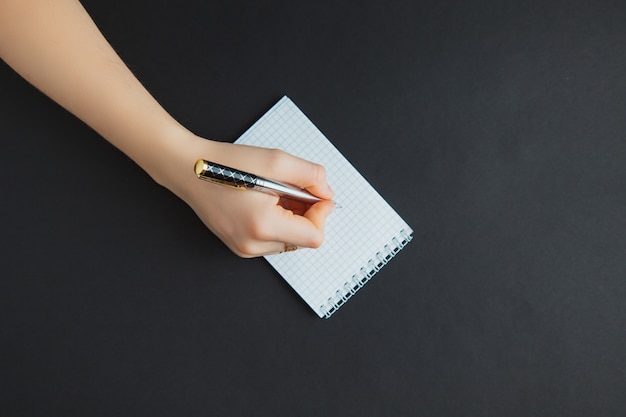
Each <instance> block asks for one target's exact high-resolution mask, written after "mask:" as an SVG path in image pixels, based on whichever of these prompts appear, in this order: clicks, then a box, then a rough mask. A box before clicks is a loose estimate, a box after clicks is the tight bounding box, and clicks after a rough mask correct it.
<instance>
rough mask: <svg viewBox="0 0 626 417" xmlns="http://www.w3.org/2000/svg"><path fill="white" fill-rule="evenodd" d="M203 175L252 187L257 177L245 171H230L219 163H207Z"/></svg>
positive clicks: (239, 185)
mask: <svg viewBox="0 0 626 417" xmlns="http://www.w3.org/2000/svg"><path fill="white" fill-rule="evenodd" d="M205 175H209V176H211V177H213V178H215V179H218V180H222V181H226V182H232V183H234V184H235V185H236V186H237V187H240V188H241V187H245V188H254V186H255V185H256V179H257V177H256V176H255V175H252V174H248V173H247V172H240V171H232V170H231V169H230V168H228V167H224V166H221V165H214V164H208V165H207V169H206V173H205Z"/></svg>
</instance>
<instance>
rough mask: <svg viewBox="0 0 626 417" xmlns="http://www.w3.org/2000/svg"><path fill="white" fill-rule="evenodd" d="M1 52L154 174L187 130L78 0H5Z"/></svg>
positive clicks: (0, 2) (0, 15) (0, 1)
mask: <svg viewBox="0 0 626 417" xmlns="http://www.w3.org/2000/svg"><path fill="white" fill-rule="evenodd" d="M0 57H1V58H2V59H4V60H5V61H6V62H7V63H8V64H9V65H10V66H12V67H13V68H14V69H15V70H16V71H17V72H18V73H20V74H21V75H22V76H23V77H24V78H25V79H26V80H28V81H29V82H30V83H32V84H33V85H34V86H36V87H37V88H38V89H40V90H41V91H43V92H44V93H45V94H46V95H48V96H49V97H51V98H52V99H53V100H54V101H56V102H57V103H59V104H60V105H62V106H63V107H65V108H66V109H67V110H69V111H70V112H71V113H73V114H75V115H76V116H77V117H79V118H80V119H81V120H83V121H84V122H85V123H87V124H88V125H89V126H91V127H92V128H93V129H94V130H96V131H97V132H98V133H100V134H101V135H102V136H103V137H104V138H106V139H107V140H108V141H110V142H111V143H112V144H113V145H115V146H116V147H118V148H119V149H121V150H122V151H123V152H124V153H126V154H127V155H128V156H130V157H131V158H132V159H133V160H135V162H137V163H138V164H139V165H140V166H142V167H143V168H144V169H146V170H147V171H148V172H149V173H151V174H154V172H155V171H156V170H157V166H158V165H159V164H160V163H161V161H160V160H161V159H162V158H163V154H164V153H166V152H164V151H165V150H166V149H167V148H168V147H171V146H172V141H174V140H177V139H182V138H184V137H185V136H186V135H187V134H188V132H187V131H186V130H185V129H184V128H183V127H182V126H180V125H179V124H178V123H177V122H176V121H175V120H174V119H173V118H172V117H171V116H170V115H169V114H167V112H166V111H165V110H163V108H162V107H161V106H160V105H159V103H157V101H156V100H155V99H154V98H153V97H152V96H151V95H150V94H149V93H148V92H147V91H146V89H145V88H144V87H143V86H142V85H141V83H140V82H139V81H138V80H137V79H136V78H135V77H134V75H133V74H132V73H131V72H130V70H129V69H128V67H127V66H126V65H125V64H124V63H123V62H122V60H121V59H120V57H119V56H118V55H117V54H116V53H115V51H114V50H113V48H112V47H111V46H110V45H109V43H108V42H107V41H106V40H105V38H104V37H103V36H102V35H101V33H100V31H99V30H98V28H97V27H96V25H95V24H94V23H93V21H92V20H91V18H90V17H89V15H88V14H87V12H86V11H85V10H84V8H83V7H82V5H81V4H80V3H79V2H78V1H77V0H0Z"/></svg>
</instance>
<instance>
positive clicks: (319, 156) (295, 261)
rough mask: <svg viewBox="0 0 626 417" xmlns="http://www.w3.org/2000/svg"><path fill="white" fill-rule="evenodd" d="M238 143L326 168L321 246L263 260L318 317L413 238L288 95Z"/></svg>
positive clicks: (336, 305)
mask: <svg viewBox="0 0 626 417" xmlns="http://www.w3.org/2000/svg"><path fill="white" fill-rule="evenodd" d="M235 143H240V144H246V145H254V146H260V147H266V148H278V149H282V150H284V151H286V152H289V153H291V154H293V155H296V156H299V157H301V158H304V159H307V160H310V161H313V162H317V163H320V164H322V165H324V166H325V168H326V174H327V178H328V183H329V184H330V185H331V186H332V187H333V190H334V191H335V201H336V203H337V204H338V205H340V206H341V207H340V208H336V209H335V210H334V211H333V213H331V215H330V216H329V217H328V220H327V222H326V227H325V238H324V244H323V245H322V246H321V247H320V248H318V249H306V248H301V249H298V250H297V251H294V252H287V253H282V254H277V255H270V256H266V257H265V259H267V261H268V262H269V263H270V264H271V265H272V266H273V267H274V269H276V271H278V272H279V273H280V275H282V277H283V278H284V279H285V280H286V281H287V282H288V283H289V285H291V286H292V287H293V289H294V290H295V291H296V292H297V293H298V294H299V295H300V296H301V297H302V298H303V299H304V301H306V302H307V304H308V305H309V306H310V307H311V308H312V309H313V310H314V311H315V312H316V313H317V315H318V316H320V317H330V315H331V314H333V313H334V312H335V311H337V309H338V308H339V307H340V306H341V305H343V304H344V303H345V302H346V301H347V300H348V298H350V297H351V296H352V295H353V294H354V293H355V292H356V291H357V290H358V289H359V288H361V287H362V286H363V285H364V284H365V283H366V282H367V281H368V280H369V279H370V278H371V277H372V276H373V275H374V274H375V273H376V272H377V271H378V270H379V269H380V268H381V267H382V266H384V265H385V264H386V263H387V262H388V261H389V260H391V258H393V256H395V254H396V253H397V252H398V251H399V250H401V249H402V248H403V247H404V245H405V244H406V243H408V242H409V241H410V240H411V237H412V233H413V230H412V229H411V228H410V227H409V225H408V224H407V223H406V222H405V221H404V220H402V218H401V217H400V216H399V215H398V214H397V213H396V212H395V211H394V210H393V209H392V208H391V206H389V204H387V202H386V201H385V200H384V199H383V198H382V197H381V196H380V195H379V194H378V193H377V192H376V190H374V188H373V187H372V186H371V185H370V184H369V183H368V182H367V180H365V178H363V176H361V174H359V172H358V171H357V170H356V169H355V168H354V167H353V166H352V164H350V162H348V160H347V159H346V158H344V156H343V155H342V154H341V153H340V152H339V151H338V150H337V148H335V147H334V146H333V144H332V143H330V141H328V139H327V138H326V137H325V136H324V135H323V134H322V133H321V132H320V131H319V130H318V129H317V127H315V125H314V124H313V123H312V122H311V121H310V120H309V119H308V118H307V117H306V116H305V115H304V113H302V112H301V111H300V109H298V107H296V105H295V104H294V103H293V102H292V101H291V100H290V99H289V98H288V97H286V96H285V97H283V98H282V99H281V100H280V101H279V102H278V103H277V104H275V105H274V106H273V107H272V108H271V109H270V110H269V111H268V112H267V113H265V115H263V116H262V117H261V118H260V119H259V120H258V121H257V122H256V123H255V124H254V125H253V126H252V127H251V128H250V129H248V130H247V131H246V132H245V133H244V134H243V135H242V136H241V137H240V138H239V139H238V140H237V141H236V142H235Z"/></svg>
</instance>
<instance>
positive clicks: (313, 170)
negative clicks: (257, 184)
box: [268, 150, 334, 200]
mask: <svg viewBox="0 0 626 417" xmlns="http://www.w3.org/2000/svg"><path fill="white" fill-rule="evenodd" d="M272 155H273V157H272V158H273V161H272V163H270V164H269V167H268V169H269V170H270V171H271V172H270V173H269V174H268V175H269V176H270V178H272V179H275V180H277V181H282V182H286V183H289V184H293V185H296V186H298V187H301V188H306V189H307V190H308V191H310V192H311V193H313V194H315V195H316V196H318V197H320V198H323V199H327V200H330V199H332V198H333V197H334V192H333V190H332V188H331V187H330V185H328V183H327V182H326V169H325V168H324V167H323V166H322V165H320V164H316V163H314V162H310V161H307V160H306V159H302V158H298V157H297V156H293V155H291V154H288V153H286V152H283V151H279V150H273V151H272Z"/></svg>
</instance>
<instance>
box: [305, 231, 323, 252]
mask: <svg viewBox="0 0 626 417" xmlns="http://www.w3.org/2000/svg"><path fill="white" fill-rule="evenodd" d="M323 243H324V234H323V233H316V234H315V235H313V236H311V238H310V239H309V242H308V246H309V247H310V248H313V249H317V248H319V247H320V246H322V244H323Z"/></svg>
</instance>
